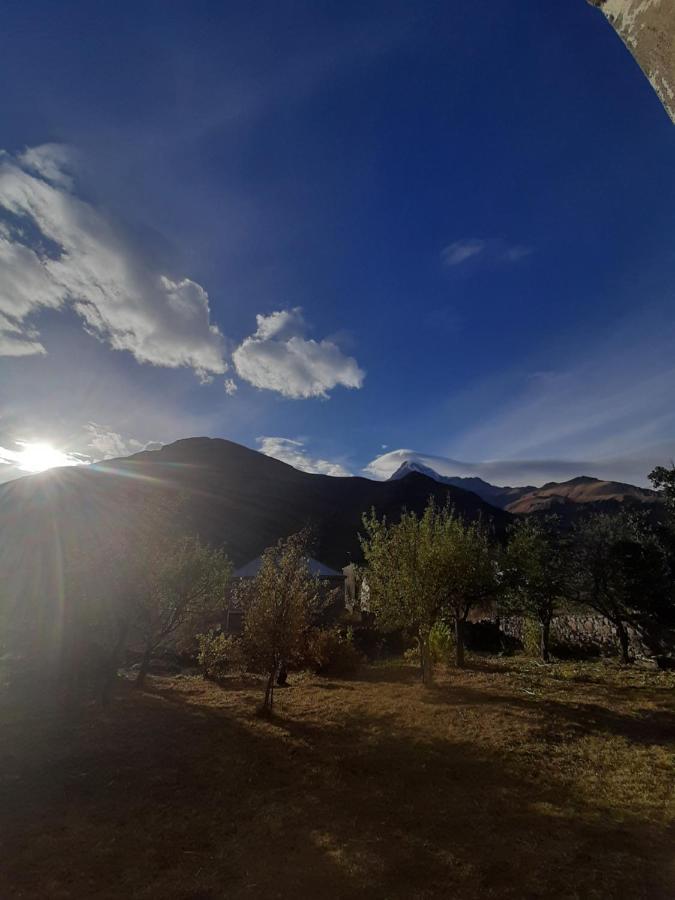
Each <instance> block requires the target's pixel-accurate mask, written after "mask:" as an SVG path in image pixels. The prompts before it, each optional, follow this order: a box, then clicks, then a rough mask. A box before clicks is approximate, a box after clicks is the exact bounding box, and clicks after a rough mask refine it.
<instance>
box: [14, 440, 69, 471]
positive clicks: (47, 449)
mask: <svg viewBox="0 0 675 900" xmlns="http://www.w3.org/2000/svg"><path fill="white" fill-rule="evenodd" d="M16 456H17V459H16V465H17V466H18V468H19V469H21V470H22V471H23V472H44V471H46V470H47V469H53V468H55V467H56V466H71V465H72V464H73V460H72V459H71V457H70V456H67V455H66V454H65V453H62V452H61V451H60V450H57V449H56V448H55V447H52V445H51V444H23V446H22V449H21V450H20V451H19V452H18V453H17V455H16Z"/></svg>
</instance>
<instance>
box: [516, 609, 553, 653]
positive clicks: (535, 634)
mask: <svg viewBox="0 0 675 900" xmlns="http://www.w3.org/2000/svg"><path fill="white" fill-rule="evenodd" d="M541 630H542V629H541V623H540V622H539V620H538V619H533V618H532V616H525V618H524V619H523V628H522V632H521V639H522V642H523V650H524V651H525V654H526V656H540V655H541V654H542V646H541V645H542V640H541ZM546 658H548V657H546Z"/></svg>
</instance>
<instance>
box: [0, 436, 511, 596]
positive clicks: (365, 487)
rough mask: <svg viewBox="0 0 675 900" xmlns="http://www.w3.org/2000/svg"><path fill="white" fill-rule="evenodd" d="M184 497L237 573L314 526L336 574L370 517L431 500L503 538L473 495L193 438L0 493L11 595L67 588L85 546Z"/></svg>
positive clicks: (499, 518)
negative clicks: (309, 468) (332, 472)
mask: <svg viewBox="0 0 675 900" xmlns="http://www.w3.org/2000/svg"><path fill="white" fill-rule="evenodd" d="M157 496H177V497H180V499H181V502H182V509H183V511H184V515H185V516H186V519H187V520H189V522H188V526H189V528H190V529H191V530H194V531H196V532H197V533H198V534H199V535H200V536H201V537H202V538H203V539H204V540H206V541H207V542H209V543H210V544H212V545H216V546H222V547H224V548H225V550H226V551H227V553H228V555H229V556H230V558H231V559H232V561H233V562H234V563H235V565H240V564H242V563H245V562H247V561H248V560H249V559H251V558H253V557H255V556H257V555H258V554H259V553H260V552H261V551H262V550H264V549H265V547H268V546H269V545H270V544H272V543H274V542H275V541H277V540H278V539H279V538H280V537H283V536H286V535H288V534H290V533H292V532H294V531H297V530H299V529H301V528H303V527H305V526H307V525H309V526H310V527H311V528H312V531H313V534H314V536H315V548H314V555H315V556H316V557H317V558H318V559H320V560H322V561H323V562H325V563H327V564H328V565H331V566H334V567H338V568H339V567H342V566H344V565H345V564H347V563H348V562H350V561H351V560H357V559H359V558H360V547H359V541H358V532H359V530H360V528H361V517H362V515H363V513H364V512H366V511H368V510H370V509H371V508H374V509H375V510H376V511H377V513H378V514H380V515H386V516H387V517H388V518H391V519H396V518H397V517H398V516H399V514H400V511H401V509H402V508H404V507H405V508H408V509H411V510H415V511H416V512H420V511H421V510H422V509H423V508H424V507H425V506H426V504H427V502H428V499H429V497H430V496H433V497H434V498H435V499H436V500H437V501H438V502H439V503H445V502H446V501H449V502H450V503H451V504H453V505H454V507H455V508H456V509H457V510H458V512H460V513H461V514H462V515H464V516H466V517H467V518H470V519H473V518H475V517H477V516H478V515H482V516H484V517H485V518H487V519H490V520H492V521H493V522H494V525H495V527H496V529H497V530H498V531H499V532H503V530H504V528H505V526H506V524H507V522H508V520H509V519H510V516H509V514H508V513H505V512H503V511H501V510H498V509H495V508H494V507H491V506H489V505H488V504H486V503H484V502H483V501H482V500H481V499H480V498H479V497H477V496H476V495H475V494H472V493H469V492H467V491H463V490H460V489H459V488H455V487H452V486H449V485H442V484H439V483H438V482H435V481H433V480H431V479H429V478H427V477H426V476H424V475H421V474H415V473H413V474H411V475H409V476H408V477H407V478H404V479H401V480H397V481H389V482H377V481H370V480H368V479H365V478H334V477H330V476H327V475H310V474H308V473H306V472H300V471H298V470H297V469H294V468H292V467H291V466H289V465H287V464H286V463H283V462H280V461H279V460H276V459H273V458H271V457H268V456H264V455H263V454H261V453H258V452H256V451H254V450H249V449H248V448H246V447H242V446H240V445H238V444H234V443H232V442H230V441H225V440H217V439H211V438H190V439H187V440H182V441H177V442H176V443H174V444H170V445H168V446H166V447H163V448H162V449H161V450H159V451H144V452H141V453H137V454H135V455H134V456H131V457H127V458H124V459H118V460H112V461H108V462H106V463H104V464H100V465H95V466H91V467H87V468H85V467H77V468H65V469H54V470H51V471H50V472H45V473H42V474H40V475H31V476H27V477H25V478H21V479H18V480H16V481H13V482H9V483H8V484H5V485H3V486H2V487H1V488H0V571H2V572H3V576H4V578H3V580H4V583H5V585H6V586H8V593H10V594H11V595H12V596H14V597H18V596H20V595H25V594H31V595H35V594H39V593H44V594H51V593H55V592H56V593H58V592H59V591H62V590H63V587H62V583H61V581H60V579H61V580H62V579H63V577H64V576H63V573H64V572H65V571H67V569H68V566H69V565H71V564H72V561H73V560H76V559H77V556H78V553H80V552H81V548H82V546H83V544H84V543H85V542H87V543H88V545H90V544H91V542H92V541H93V542H94V544H96V543H98V544H100V545H101V546H102V547H103V546H105V541H106V537H107V535H108V534H109V533H110V530H111V528H113V527H117V526H119V524H120V523H122V524H123V525H124V523H127V522H132V521H135V522H138V521H142V517H143V510H144V508H147V507H148V504H152V501H153V497H157Z"/></svg>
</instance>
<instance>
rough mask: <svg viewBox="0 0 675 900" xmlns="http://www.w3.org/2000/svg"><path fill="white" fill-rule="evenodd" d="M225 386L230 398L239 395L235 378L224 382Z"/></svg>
mask: <svg viewBox="0 0 675 900" xmlns="http://www.w3.org/2000/svg"><path fill="white" fill-rule="evenodd" d="M223 386H224V388H225V393H226V394H227V396H228V397H232V396H234V394H236V393H237V390H238V387H237V382H236V381H235V380H234V379H233V378H226V379H225V381H224V382H223Z"/></svg>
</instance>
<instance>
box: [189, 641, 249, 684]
mask: <svg viewBox="0 0 675 900" xmlns="http://www.w3.org/2000/svg"><path fill="white" fill-rule="evenodd" d="M197 642H198V644H199V653H198V655H197V659H198V661H199V665H200V666H201V667H202V671H203V672H204V678H211V679H213V680H214V681H217V680H218V679H219V678H224V677H225V676H226V675H229V674H231V673H232V672H241V671H242V670H243V668H244V653H243V649H242V646H241V641H239V640H238V639H237V638H235V637H232V635H227V634H222V632H217V631H209V632H208V633H207V634H198V635H197Z"/></svg>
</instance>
